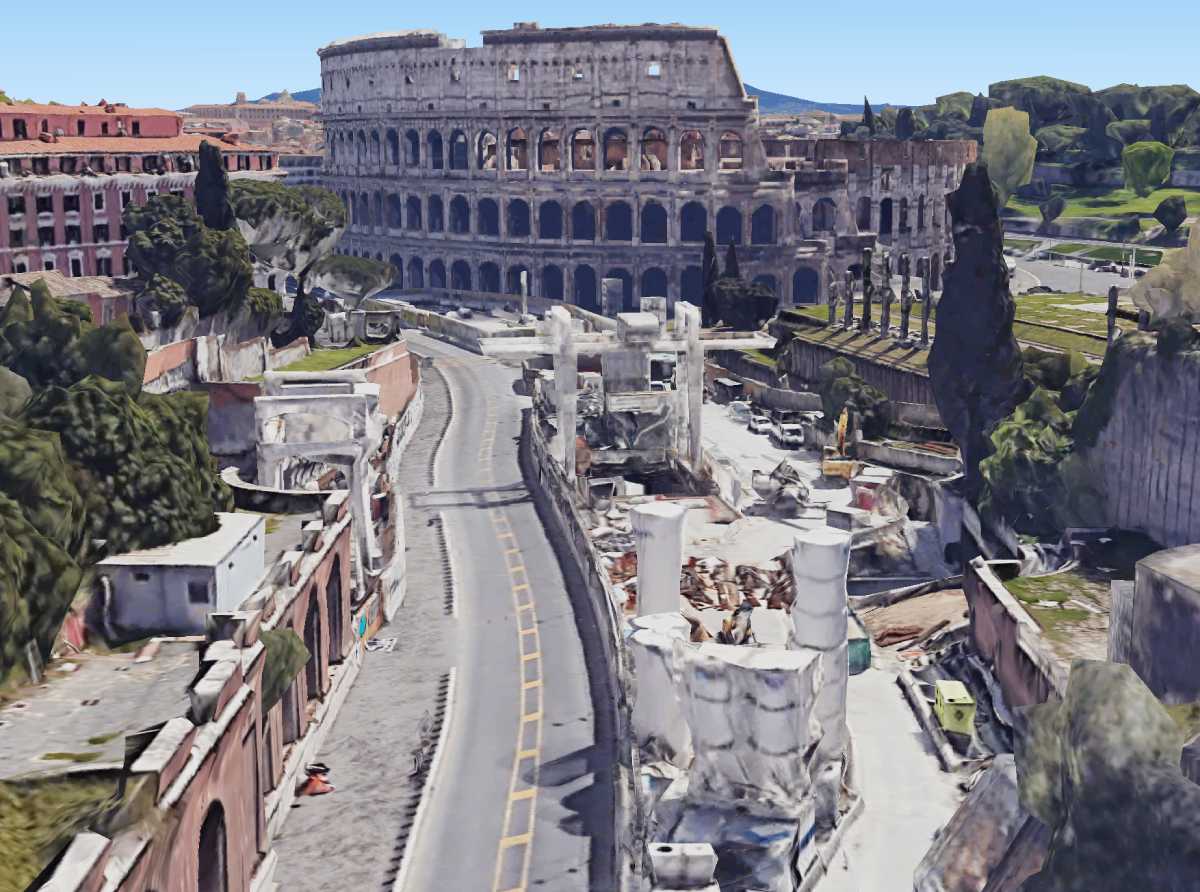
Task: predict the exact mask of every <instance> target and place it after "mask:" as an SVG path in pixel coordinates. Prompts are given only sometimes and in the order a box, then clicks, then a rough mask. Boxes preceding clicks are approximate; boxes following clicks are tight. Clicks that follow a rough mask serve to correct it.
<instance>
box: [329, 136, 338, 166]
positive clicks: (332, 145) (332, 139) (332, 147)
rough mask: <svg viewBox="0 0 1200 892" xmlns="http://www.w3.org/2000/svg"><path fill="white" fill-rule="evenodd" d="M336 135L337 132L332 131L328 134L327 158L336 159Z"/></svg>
mask: <svg viewBox="0 0 1200 892" xmlns="http://www.w3.org/2000/svg"><path fill="white" fill-rule="evenodd" d="M338 136H339V134H337V133H332V134H330V136H329V160H330V161H337V156H338Z"/></svg>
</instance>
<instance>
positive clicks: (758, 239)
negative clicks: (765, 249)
mask: <svg viewBox="0 0 1200 892" xmlns="http://www.w3.org/2000/svg"><path fill="white" fill-rule="evenodd" d="M775 240H776V235H775V208H773V207H771V206H770V205H769V204H764V205H763V206H762V207H760V208H759V209H758V210H756V211H755V212H754V213H753V214H751V215H750V244H752V245H773V244H775Z"/></svg>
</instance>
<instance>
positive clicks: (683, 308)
mask: <svg viewBox="0 0 1200 892" xmlns="http://www.w3.org/2000/svg"><path fill="white" fill-rule="evenodd" d="M675 319H676V320H677V321H682V322H683V334H682V337H683V338H684V340H685V341H686V342H687V352H686V353H684V355H683V359H684V378H685V381H686V385H685V388H686V389H685V397H684V398H685V400H686V407H687V411H686V421H687V432H688V448H687V455H688V461H689V462H690V463H691V465H692V467H693V468H699V467H700V461H701V458H702V457H703V441H702V439H701V426H700V417H701V406H702V405H703V403H704V348H703V347H702V346H701V344H700V308H699V307H697V306H695V305H694V304H690V303H688V302H687V301H681V302H680V303H678V304H676V305H675Z"/></svg>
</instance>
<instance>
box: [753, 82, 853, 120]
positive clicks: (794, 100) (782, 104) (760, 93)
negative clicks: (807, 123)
mask: <svg viewBox="0 0 1200 892" xmlns="http://www.w3.org/2000/svg"><path fill="white" fill-rule="evenodd" d="M745 86H746V92H747V93H749V94H750V95H751V96H757V97H758V110H759V111H760V112H762V113H763V114H767V115H793V114H798V113H799V112H811V111H823V112H831V113H833V114H835V115H856V114H860V113H861V112H862V104H861V103H858V104H853V103H846V102H814V101H813V100H811V99H800V98H799V97H796V96H785V95H784V94H783V93H772V92H771V91H770V90H760V89H759V88H758V87H752V86H750V85H749V84H746V85H745Z"/></svg>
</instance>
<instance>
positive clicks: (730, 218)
mask: <svg viewBox="0 0 1200 892" xmlns="http://www.w3.org/2000/svg"><path fill="white" fill-rule="evenodd" d="M716 239H717V244H718V245H728V244H729V243H730V242H732V243H733V244H735V245H740V244H741V243H742V212H741V211H739V210H738V209H737V208H734V207H723V208H721V209H720V210H719V211H717V235H716Z"/></svg>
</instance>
